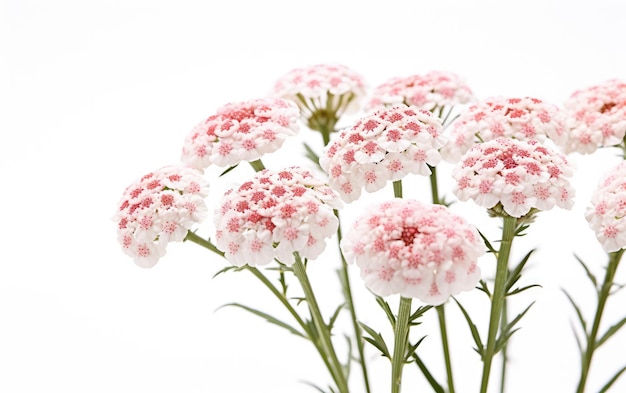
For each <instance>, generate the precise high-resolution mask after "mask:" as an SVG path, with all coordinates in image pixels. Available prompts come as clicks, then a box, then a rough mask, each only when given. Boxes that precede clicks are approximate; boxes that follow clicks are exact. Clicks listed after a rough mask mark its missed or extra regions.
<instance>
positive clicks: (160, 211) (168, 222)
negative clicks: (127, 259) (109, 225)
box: [113, 166, 208, 267]
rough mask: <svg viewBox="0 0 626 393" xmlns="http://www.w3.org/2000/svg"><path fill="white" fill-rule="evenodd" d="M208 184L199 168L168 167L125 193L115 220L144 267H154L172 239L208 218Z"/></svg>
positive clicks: (131, 253) (125, 245) (121, 237)
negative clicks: (206, 202)
mask: <svg viewBox="0 0 626 393" xmlns="http://www.w3.org/2000/svg"><path fill="white" fill-rule="evenodd" d="M207 194H208V183H207V182H206V181H205V180H204V178H203V177H202V175H201V173H200V172H199V171H197V170H195V169H192V168H187V167H180V166H167V167H163V168H161V169H158V170H156V171H154V172H152V173H149V174H147V175H145V176H143V177H142V178H141V179H139V180H137V181H136V182H134V183H133V184H132V185H130V186H129V187H128V188H127V189H126V190H125V191H124V194H123V196H122V199H121V202H120V204H119V209H118V211H117V214H116V215H115V216H114V218H113V219H114V220H115V221H116V222H117V227H118V228H117V229H118V241H119V242H120V244H121V245H122V249H123V250H124V252H125V253H126V254H128V255H129V256H131V257H132V258H133V259H134V260H135V263H137V264H138V265H139V266H142V267H152V266H154V264H156V263H157V261H158V259H159V258H160V257H161V256H163V255H164V254H165V246H166V245H167V243H168V242H171V241H182V240H183V239H184V238H185V236H186V235H187V230H188V229H189V228H190V227H191V226H192V225H193V224H194V223H199V222H201V221H202V220H204V219H205V218H206V215H207V212H208V209H207V207H206V205H205V203H204V197H206V196H207Z"/></svg>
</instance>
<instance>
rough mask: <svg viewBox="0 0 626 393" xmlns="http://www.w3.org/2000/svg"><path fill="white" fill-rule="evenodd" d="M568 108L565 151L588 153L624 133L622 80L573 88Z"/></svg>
mask: <svg viewBox="0 0 626 393" xmlns="http://www.w3.org/2000/svg"><path fill="white" fill-rule="evenodd" d="M563 107H564V109H565V110H566V111H567V112H568V115H569V116H568V119H567V123H566V127H567V131H568V140H567V143H566V145H565V151H566V153H571V152H578V153H581V154H589V153H593V152H594V151H596V149H597V148H599V147H607V146H614V145H617V144H619V143H621V142H622V141H623V139H624V135H625V134H626V82H623V81H619V80H616V79H611V80H608V81H606V82H604V83H601V84H598V85H595V86H591V87H588V88H586V89H581V90H577V91H576V92H574V93H573V94H572V95H571V96H570V98H569V99H568V100H566V101H565V103H564V105H563Z"/></svg>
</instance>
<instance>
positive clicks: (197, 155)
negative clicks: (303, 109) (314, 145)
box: [182, 98, 299, 169]
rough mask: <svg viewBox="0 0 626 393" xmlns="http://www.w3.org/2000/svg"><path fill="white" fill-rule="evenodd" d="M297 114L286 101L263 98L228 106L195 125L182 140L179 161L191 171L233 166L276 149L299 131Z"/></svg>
mask: <svg viewBox="0 0 626 393" xmlns="http://www.w3.org/2000/svg"><path fill="white" fill-rule="evenodd" d="M298 116H299V111H298V108H297V106H296V105H295V104H294V103H293V102H291V101H289V100H283V99H278V98H262V99H256V100H251V101H245V102H239V103H230V104H227V105H224V106H223V107H221V108H219V109H218V110H217V113H216V114H215V115H212V116H210V117H209V118H208V119H206V120H205V121H203V122H201V123H200V124H198V125H197V126H196V127H194V128H193V130H191V132H190V133H189V135H188V136H187V138H186V139H185V142H184V145H183V152H182V161H183V162H184V163H185V164H187V165H189V166H191V167H194V168H197V169H204V168H206V167H208V166H209V165H212V164H213V165H217V166H220V167H226V166H233V165H237V164H239V163H240V162H241V161H254V160H257V159H259V158H261V157H262V156H263V155H264V154H266V153H272V152H274V151H276V150H278V149H279V148H280V147H281V146H282V144H283V142H284V140H285V139H286V138H287V137H288V136H291V135H295V134H296V132H297V131H298Z"/></svg>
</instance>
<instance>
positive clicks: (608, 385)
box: [598, 366, 626, 393]
mask: <svg viewBox="0 0 626 393" xmlns="http://www.w3.org/2000/svg"><path fill="white" fill-rule="evenodd" d="M624 371H626V366H624V367H622V368H621V369H620V370H619V371H618V372H617V373H616V374H615V375H614V376H613V378H611V379H609V381H608V382H607V383H606V385H604V386H603V387H602V389H600V390H599V391H598V393H606V392H607V391H608V390H609V389H610V388H611V386H612V385H613V384H614V383H615V381H617V379H618V378H619V377H620V376H621V375H622V374H623V373H624Z"/></svg>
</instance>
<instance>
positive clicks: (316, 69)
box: [271, 64, 366, 131]
mask: <svg viewBox="0 0 626 393" xmlns="http://www.w3.org/2000/svg"><path fill="white" fill-rule="evenodd" d="M365 91H366V83H365V80H364V79H363V77H362V76H361V75H360V74H358V73H357V72H355V71H353V70H352V69H350V68H348V67H346V66H344V65H340V64H316V65H312V66H309V67H303V68H296V69H294V70H292V71H290V72H289V73H287V74H286V75H284V76H283V77H281V78H280V79H279V80H278V81H277V82H276V84H275V85H274V89H273V90H272V93H271V95H273V96H277V97H282V98H287V99H290V100H292V101H294V102H295V103H296V104H298V106H299V107H300V111H301V115H302V117H303V118H304V119H305V121H306V122H307V124H308V125H309V126H310V127H311V128H312V129H315V130H318V131H319V126H320V125H327V124H330V125H334V124H335V123H336V122H337V121H338V120H339V118H340V117H341V116H342V115H343V114H347V113H354V112H356V111H357V110H358V109H359V106H360V103H361V100H362V98H363V97H364V96H365Z"/></svg>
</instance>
